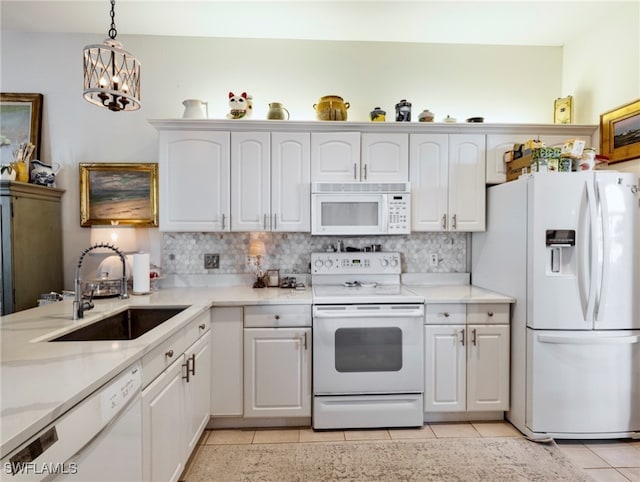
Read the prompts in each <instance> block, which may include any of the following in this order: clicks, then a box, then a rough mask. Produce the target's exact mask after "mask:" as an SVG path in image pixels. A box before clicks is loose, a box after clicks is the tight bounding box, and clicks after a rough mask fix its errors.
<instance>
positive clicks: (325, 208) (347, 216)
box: [311, 193, 388, 235]
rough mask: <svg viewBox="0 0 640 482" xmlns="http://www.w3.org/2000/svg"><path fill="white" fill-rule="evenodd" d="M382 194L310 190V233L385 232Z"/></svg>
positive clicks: (385, 217) (384, 204) (385, 203)
mask: <svg viewBox="0 0 640 482" xmlns="http://www.w3.org/2000/svg"><path fill="white" fill-rule="evenodd" d="M387 211H388V206H387V195H386V194H380V193H379V194H312V195H311V234H340V235H345V234H346V235H348V234H353V235H362V234H386V233H387V231H388V216H387Z"/></svg>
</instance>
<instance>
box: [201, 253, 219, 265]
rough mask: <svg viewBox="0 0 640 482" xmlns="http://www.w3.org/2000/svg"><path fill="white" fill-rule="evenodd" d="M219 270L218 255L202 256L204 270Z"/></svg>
mask: <svg viewBox="0 0 640 482" xmlns="http://www.w3.org/2000/svg"><path fill="white" fill-rule="evenodd" d="M219 268H220V255H219V254H210V253H208V254H205V255H204V269H219Z"/></svg>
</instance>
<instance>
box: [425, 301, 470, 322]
mask: <svg viewBox="0 0 640 482" xmlns="http://www.w3.org/2000/svg"><path fill="white" fill-rule="evenodd" d="M425 312H426V318H425V323H426V324H427V325H464V324H465V323H466V322H467V308H466V305H464V304H455V303H433V304H427V305H426V306H425Z"/></svg>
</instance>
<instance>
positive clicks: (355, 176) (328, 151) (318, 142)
mask: <svg viewBox="0 0 640 482" xmlns="http://www.w3.org/2000/svg"><path fill="white" fill-rule="evenodd" d="M311 180H312V181H343V182H348V181H359V180H360V133H359V132H312V133H311Z"/></svg>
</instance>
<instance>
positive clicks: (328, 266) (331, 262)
mask: <svg viewBox="0 0 640 482" xmlns="http://www.w3.org/2000/svg"><path fill="white" fill-rule="evenodd" d="M324 265H325V266H326V267H327V268H331V267H332V266H333V261H331V260H330V259H328V260H327V261H326V262H325V263H324Z"/></svg>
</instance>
